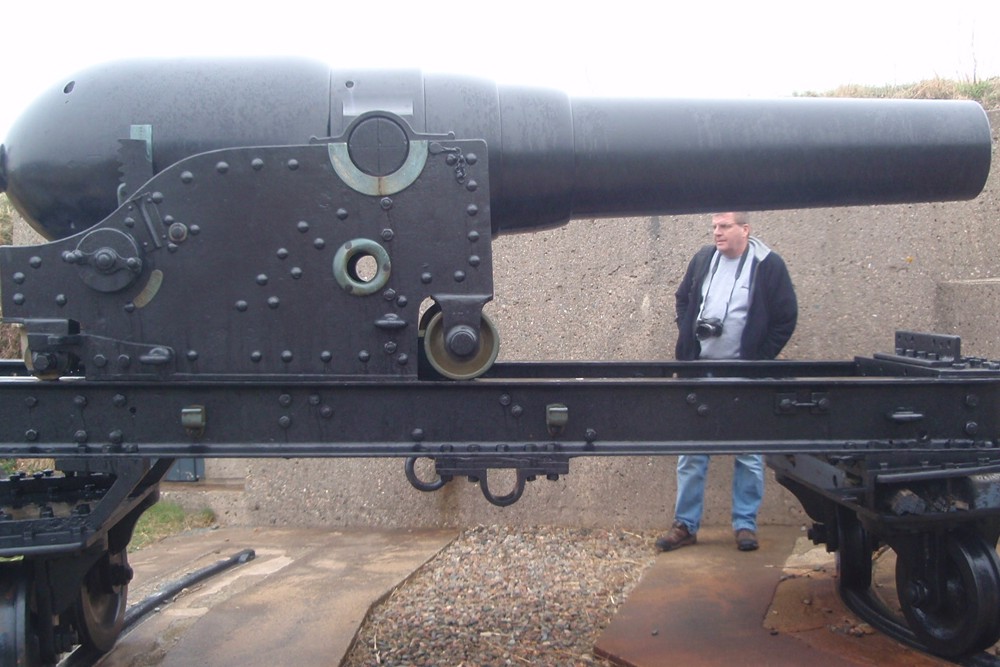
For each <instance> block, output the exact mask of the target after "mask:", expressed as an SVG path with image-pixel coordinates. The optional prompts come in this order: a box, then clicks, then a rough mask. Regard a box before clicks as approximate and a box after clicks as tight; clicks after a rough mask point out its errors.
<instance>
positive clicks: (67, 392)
mask: <svg viewBox="0 0 1000 667" xmlns="http://www.w3.org/2000/svg"><path fill="white" fill-rule="evenodd" d="M998 389H1000V378H997V377H995V376H990V377H976V376H969V377H965V378H951V377H948V378H940V377H939V378H913V377H814V378H809V377H788V378H781V377H775V378H757V379H745V378H699V379H694V380H692V379H684V378H628V379H624V378H622V379H615V378H611V379H608V378H600V379H598V378H593V379H588V378H579V377H577V378H572V379H570V378H563V379H551V378H550V379H543V380H532V379H520V378H490V379H480V380H476V381H472V382H415V381H397V382H378V383H375V382H357V381H343V382H319V381H306V380H297V381H296V380H292V379H290V380H286V381H274V380H267V381H264V380H261V381H254V382H247V381H232V382H221V381H218V382H185V383H176V382H172V383H169V384H167V383H154V382H145V383H134V382H129V383H126V382H104V381H100V382H89V381H85V380H73V381H58V382H40V381H31V380H27V381H26V380H17V379H13V380H11V379H8V380H5V381H2V382H0V456H13V457H51V456H81V455H88V456H89V455H95V454H101V455H107V456H142V457H176V456H190V457H199V456H260V457H268V456H297V457H298V456H302V457H331V456H332V457H337V456H348V457H355V456H356V457H367V456H407V457H408V456H414V455H418V456H419V455H430V454H463V455H464V454H470V455H473V456H475V455H478V454H479V453H483V452H487V451H489V452H490V454H491V455H494V456H495V455H496V453H497V452H508V451H509V452H519V451H529V452H530V451H540V452H543V451H547V452H559V453H560V454H563V455H568V456H634V455H668V454H678V453H699V452H700V453H717V454H718V453H740V452H761V453H794V452H810V453H845V452H848V453H851V452H853V453H865V454H870V453H875V452H898V451H907V450H914V451H927V452H956V451H959V450H963V451H969V450H974V451H980V452H982V454H983V455H984V456H988V457H989V456H993V455H997V456H1000V448H998V434H1000V409H998V408H1000V393H998ZM555 414H558V415H559V419H555V418H554V417H553V415H555ZM532 448H534V449H532Z"/></svg>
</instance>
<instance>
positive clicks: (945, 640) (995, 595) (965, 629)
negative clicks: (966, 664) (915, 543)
mask: <svg viewBox="0 0 1000 667" xmlns="http://www.w3.org/2000/svg"><path fill="white" fill-rule="evenodd" d="M925 542H926V541H925ZM935 551H936V552H937V553H936V557H934V554H933V552H935ZM896 589H897V591H898V595H899V602H900V607H901V608H902V610H903V615H904V616H905V617H906V620H907V623H908V624H909V626H910V629H911V630H912V631H913V633H914V634H915V635H916V637H917V639H918V640H919V641H920V642H921V643H922V644H924V645H925V646H926V647H927V648H928V650H930V651H931V652H932V653H936V654H938V655H941V656H945V657H956V656H961V655H966V654H968V653H973V652H975V651H981V650H983V649H985V648H987V647H989V646H991V645H992V644H994V643H995V642H996V641H997V639H998V635H1000V561H998V558H997V552H996V550H995V549H994V548H993V547H992V546H990V545H989V544H987V542H986V540H984V539H983V538H982V537H980V536H979V535H976V534H973V533H953V534H950V535H947V536H944V537H942V538H940V540H939V541H937V544H936V546H935V544H934V543H931V544H926V546H925V548H918V549H913V550H912V551H908V552H906V553H898V552H897V559H896Z"/></svg>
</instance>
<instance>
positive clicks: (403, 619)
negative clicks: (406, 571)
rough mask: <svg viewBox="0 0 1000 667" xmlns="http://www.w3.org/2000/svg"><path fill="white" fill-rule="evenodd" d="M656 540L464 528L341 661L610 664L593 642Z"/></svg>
mask: <svg viewBox="0 0 1000 667" xmlns="http://www.w3.org/2000/svg"><path fill="white" fill-rule="evenodd" d="M655 538H656V535H655V534H654V533H651V532H629V531H625V530H605V529H580V528H516V527H501V526H489V527H477V528H472V529H469V530H465V531H463V532H462V533H461V535H459V537H458V538H457V539H456V540H455V541H454V542H452V543H451V544H450V545H449V546H448V547H447V548H445V549H444V550H443V551H442V552H441V553H440V554H438V555H437V556H436V557H435V558H433V559H431V560H430V561H429V562H428V563H427V564H426V565H424V566H423V567H422V568H420V569H419V570H417V572H415V573H414V575H413V576H411V577H410V578H409V579H408V580H407V581H406V582H405V583H403V584H402V585H401V586H400V587H399V588H397V589H396V590H395V591H393V592H392V593H391V594H390V595H389V596H388V597H387V598H386V599H385V600H384V601H383V602H382V603H380V604H378V605H376V606H375V607H373V608H372V610H371V612H370V613H369V615H368V618H367V619H366V620H365V622H364V623H363V624H362V626H361V629H360V630H359V631H358V635H357V637H356V638H355V643H354V646H353V647H352V649H351V650H350V651H349V652H348V654H347V656H346V657H345V658H344V661H343V662H342V663H341V665H342V667H368V666H370V665H393V666H400V667H401V666H404V665H406V666H410V665H412V666H414V667H425V666H426V667H431V666H433V667H441V666H444V665H450V666H454V667H459V666H462V667H472V666H480V665H483V666H485V665H490V666H495V665H497V666H498V665H587V666H594V665H610V664H611V663H609V662H607V661H605V660H602V659H600V658H597V657H596V656H594V655H593V654H592V649H593V646H594V642H595V641H596V640H597V638H598V636H599V635H600V634H601V631H602V630H603V629H604V628H605V627H606V626H607V625H608V623H609V622H610V621H611V618H612V617H613V616H614V615H615V612H616V611H617V610H618V608H619V607H620V606H621V605H622V603H623V602H624V600H625V598H626V597H627V596H628V594H629V592H631V590H632V589H633V588H634V587H635V585H636V584H637V583H638V581H639V578H640V577H641V576H642V573H643V572H644V571H645V570H646V568H647V567H649V566H650V565H651V564H652V563H653V560H654V557H655V551H654V547H653V542H654V540H655Z"/></svg>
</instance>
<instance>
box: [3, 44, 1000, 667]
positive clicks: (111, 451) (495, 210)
mask: <svg viewBox="0 0 1000 667" xmlns="http://www.w3.org/2000/svg"><path fill="white" fill-rule="evenodd" d="M990 155H991V146H990V130H989V125H988V123H987V121H986V117H985V114H984V113H983V111H982V109H981V108H980V107H979V106H978V105H976V104H974V103H971V102H927V101H922V102H915V101H885V100H879V101H859V100H819V99H797V100H776V101H754V100H743V101H689V100H610V99H609V100H605V99H571V98H569V97H567V96H566V95H564V94H561V93H558V92H553V91H541V90H533V89H523V88H516V87H498V86H496V85H493V84H490V83H488V82H483V81H479V80H473V79H465V78H459V77H449V76H423V75H421V74H420V73H419V72H347V71H336V70H334V71H332V72H331V71H330V70H329V69H328V68H326V67H325V66H323V65H318V64H315V63H304V62H301V61H274V62H254V63H246V62H205V61H169V62H157V61H152V62H139V63H121V64H115V65H109V66H105V67H101V68H97V69H94V70H91V71H87V72H83V73H81V74H79V75H78V76H76V77H75V78H73V79H71V80H67V81H65V82H63V83H61V84H60V85H59V86H57V87H55V88H53V89H52V90H51V91H49V92H48V93H46V94H45V95H44V96H43V97H42V98H40V99H39V101H38V102H37V103H36V105H35V106H34V107H32V108H31V109H29V110H28V111H27V112H26V114H25V115H24V117H23V118H22V119H21V120H20V121H19V123H18V124H17V125H15V126H14V127H13V129H12V130H11V132H10V135H9V136H8V137H7V139H6V140H5V143H4V145H3V148H2V149H0V185H3V187H4V188H5V190H6V191H7V193H8V196H9V197H10V198H11V201H12V202H14V204H15V206H16V207H17V208H18V210H19V211H20V212H21V213H22V214H23V215H24V216H25V218H26V220H28V222H29V223H30V224H32V225H33V226H34V227H35V228H36V229H37V230H38V231H40V232H41V233H42V234H43V235H45V236H46V237H47V238H48V239H50V242H49V243H46V244H43V245H38V246H29V247H5V248H0V280H2V285H3V288H4V289H3V290H2V294H0V304H2V309H3V317H4V321H6V322H8V323H15V324H19V325H20V326H21V327H22V330H23V339H24V343H25V345H24V352H25V355H24V356H25V359H24V361H23V362H19V361H11V362H8V363H7V365H6V366H5V369H6V373H7V376H8V377H7V378H5V381H4V382H3V383H0V392H3V398H2V400H0V406H2V407H0V410H2V413H0V414H2V419H0V455H3V456H10V457H18V458H24V457H46V458H54V459H56V461H57V467H58V469H59V470H58V472H56V473H53V474H51V475H42V476H40V477H39V478H37V479H30V480H29V479H11V480H8V481H6V482H3V483H2V485H0V486H2V488H0V497H2V498H3V504H4V506H5V507H7V509H6V510H5V513H4V514H3V515H2V516H0V518H2V519H3V520H2V521H0V555H6V556H21V557H22V559H21V560H20V561H18V562H16V563H14V564H5V565H4V570H3V572H2V576H3V578H2V582H3V584H2V585H3V589H4V591H5V592H6V593H7V595H6V597H5V598H4V599H5V601H6V602H5V606H4V608H3V614H4V616H5V618H6V619H9V623H8V625H9V626H10V627H17V628H20V630H18V631H12V632H9V633H7V634H6V635H5V639H4V640H3V642H2V645H0V652H2V653H0V655H2V659H3V660H5V661H6V662H10V663H12V664H29V665H33V664H46V663H48V662H51V661H52V660H54V658H55V656H56V654H57V653H58V652H59V651H61V650H63V649H64V648H66V647H67V646H69V645H72V644H75V643H83V644H85V645H88V646H91V647H93V648H95V649H98V650H102V651H106V650H108V649H110V647H111V646H113V644H114V642H115V639H116V637H117V635H118V633H119V631H120V627H121V617H122V614H123V611H124V605H125V598H126V590H127V584H128V579H129V570H128V565H127V557H126V552H125V547H126V545H127V543H128V540H129V537H130V535H131V532H132V529H133V527H134V524H135V521H136V520H137V519H138V517H139V515H140V514H141V513H142V511H143V510H144V509H145V508H146V507H148V506H149V505H150V504H151V503H153V502H155V499H156V493H157V484H158V482H159V480H160V479H161V478H162V476H163V474H164V473H165V472H166V470H167V469H168V468H169V466H170V463H171V461H172V460H173V459H174V458H176V457H190V456H195V457H205V456H213V457H215V456H241V457H292V456H301V457H305V456H315V457H357V456H380V457H399V458H404V459H406V466H405V470H406V474H407V476H408V478H409V479H410V481H411V483H413V485H414V486H416V487H417V488H418V489H421V490H426V491H430V490H434V489H437V488H441V486H443V485H444V484H445V483H446V482H447V481H448V480H449V479H452V478H454V477H458V476H463V477H469V478H470V479H475V480H477V481H479V483H480V485H481V486H482V489H483V492H484V494H485V495H486V497H487V498H488V499H489V500H490V501H491V502H494V503H496V504H501V505H508V504H512V503H513V502H515V501H516V500H517V499H518V498H519V497H520V496H521V494H522V492H523V490H524V488H525V483H526V482H527V481H530V480H531V479H533V478H535V477H539V476H548V477H557V476H559V475H563V474H565V473H567V472H568V467H569V460H570V459H571V458H573V457H577V456H611V455H614V456H630V455H665V454H679V453H699V452H700V453H707V452H712V453H742V452H762V453H766V454H769V455H771V456H770V463H771V465H772V467H773V468H774V469H775V471H776V473H777V474H778V477H779V479H780V480H781V481H782V483H783V484H785V485H786V486H788V487H789V488H790V489H792V491H793V492H795V493H796V495H797V496H798V497H799V499H800V500H801V501H802V503H803V506H804V507H805V509H806V510H807V512H808V513H809V515H810V516H811V517H812V519H813V520H814V521H815V522H816V526H815V528H814V531H813V534H814V535H815V537H816V539H817V540H819V541H825V542H826V543H827V545H828V547H829V548H830V549H831V550H836V551H838V552H839V554H840V562H841V564H842V572H843V573H844V574H845V575H846V576H844V577H842V579H841V582H842V583H841V586H842V592H843V593H844V594H845V598H846V599H848V600H849V601H850V602H852V604H853V605H854V606H855V608H857V609H860V610H861V611H862V612H863V613H866V614H868V615H869V617H878V618H882V617H884V616H885V614H884V613H883V611H882V610H880V609H879V608H877V607H876V606H875V602H874V601H873V600H872V599H871V597H870V596H868V595H867V591H868V589H869V588H870V572H871V567H870V565H871V563H870V557H871V553H872V551H873V550H874V549H875V546H876V545H877V544H878V543H879V542H884V543H888V544H890V545H891V546H893V548H894V549H896V550H897V552H898V553H899V554H900V562H901V563H902V565H901V566H900V570H899V571H900V575H899V579H900V588H901V590H903V591H905V594H904V597H903V599H902V600H901V602H902V606H903V608H904V612H906V621H907V622H908V625H909V627H906V626H905V625H903V624H901V623H895V624H891V623H890V622H889V621H886V623H884V624H883V625H882V626H881V627H883V628H884V629H887V630H888V631H890V632H894V633H896V634H897V635H898V636H901V637H903V638H904V639H906V640H907V641H910V642H912V643H915V644H918V645H921V646H923V647H925V648H927V649H928V650H931V651H934V652H937V653H941V654H948V655H959V654H965V653H968V652H971V651H976V650H980V649H982V648H985V646H988V645H989V644H991V643H993V642H994V641H995V640H996V639H997V638H998V637H1000V624H998V623H997V622H996V620H995V619H997V618H1000V565H998V561H997V557H996V553H995V551H994V550H993V547H994V545H995V544H996V541H997V536H998V535H1000V528H998V526H1000V523H998V517H1000V500H998V498H1000V486H998V484H1000V480H998V479H996V478H995V471H996V470H997V469H998V468H997V466H1000V452H998V449H997V448H998V447H1000V440H998V438H1000V423H997V414H1000V413H998V411H997V410H996V407H997V400H998V396H997V388H998V386H1000V385H998V382H1000V374H998V372H997V366H996V365H995V364H991V363H989V362H986V361H984V360H979V359H973V358H969V357H963V356H962V354H961V350H960V347H959V342H958V340H957V339H956V338H954V337H942V336H929V335H919V334H909V333H901V334H899V337H898V340H897V345H896V348H897V349H896V350H894V351H893V353H892V354H890V355H885V356H884V357H880V358H872V359H862V358H859V359H856V360H854V361H850V362H843V363H839V362H838V363H808V362H786V361H780V362H753V363H744V362H740V363H724V362H712V363H705V362H698V363H631V364H625V363H612V362H592V363H567V364H547V363H510V362H499V363H498V362H497V361H496V359H497V355H498V350H499V345H500V334H499V332H498V331H497V329H496V327H495V325H493V323H492V322H490V320H489V318H488V317H486V316H485V315H484V314H483V306H484V305H485V304H486V303H487V302H488V301H489V300H490V299H492V297H493V281H492V279H493V276H492V244H491V241H492V239H493V237H494V236H496V235H498V234H502V233H506V232H518V231H530V230H533V229H541V228H546V227H550V226H553V225H559V224H561V223H564V222H566V221H568V220H569V219H571V218H592V217H617V216H625V215H644V214H654V213H695V212H706V211H712V210H741V209H746V210H762V209H778V208H802V207H819V206H838V205H853V204H888V203H899V202H916V201H941V200H952V199H968V198H972V197H975V196H976V195H977V194H978V193H979V192H980V190H981V189H982V187H983V184H984V183H985V180H986V177H987V175H988V172H989V166H990ZM611 392H615V394H616V395H617V396H619V397H620V398H621V400H620V401H619V402H618V403H616V404H615V405H614V406H610V405H609V403H608V401H607V400H606V398H607V396H608V395H609V394H610V393H611ZM724 411H725V412H728V413H730V414H731V415H732V414H733V411H735V413H736V414H735V415H734V416H733V417H731V418H729V419H723V418H722V416H721V415H722V413H723V412H724ZM740 417H743V419H741V418H740ZM970 424H975V427H974V428H972V427H970ZM420 458H428V459H432V460H433V461H434V462H435V467H436V477H435V478H434V479H432V480H425V479H422V478H421V477H420V476H419V475H418V473H417V471H416V468H415V462H416V461H417V460H418V459H420ZM497 468H513V469H516V470H517V483H516V486H515V488H514V490H513V491H512V492H511V493H509V494H505V495H497V494H495V493H493V492H492V490H491V489H490V487H489V484H488V481H487V479H488V473H489V471H490V470H493V469H497ZM943 496H947V497H950V498H957V499H958V502H960V503H963V504H964V506H965V508H966V509H967V511H964V512H961V513H956V512H950V511H946V510H941V509H938V508H939V504H938V503H935V502H934V500H935V499H937V498H939V497H943ZM914 498H916V499H919V500H913V499H914ZM921 502H922V503H923V504H922V505H921ZM952 506H954V504H952ZM26 508H27V509H26ZM927 554H931V557H929V558H924V556H925V555H927ZM866 559H867V566H866ZM965 608H974V609H975V613H974V614H967V613H966V612H965ZM987 618H988V619H992V620H983V619H987ZM17 661H21V662H17Z"/></svg>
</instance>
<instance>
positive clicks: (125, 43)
mask: <svg viewBox="0 0 1000 667" xmlns="http://www.w3.org/2000/svg"><path fill="white" fill-rule="evenodd" d="M684 5H689V7H688V8H685V7H684ZM684 5H682V4H681V3H678V2H673V1H671V0H658V1H649V2H639V1H636V0H603V1H601V0H592V1H591V2H586V3H585V2H579V3H577V4H573V3H570V2H567V1H565V0H561V1H558V2H548V1H547V0H533V1H532V0H494V1H493V2H488V3H486V2H477V1H476V0H467V1H466V2H462V3H447V2H442V1H440V0H410V1H409V2H401V1H400V0H355V1H354V2H349V1H348V0H310V1H309V2H301V1H300V0H277V1H276V2H269V3H264V2H245V1H244V2H240V3H228V2H213V0H201V1H200V2H193V1H191V0H169V1H168V2H158V3H142V2H135V1H134V0H132V1H130V2H124V1H122V0H108V1H102V0H90V1H89V2H80V1H79V0H76V1H74V2H62V1H53V0H50V1H48V2H46V1H45V0H7V2H5V3H4V8H3V10H2V12H0V44H2V47H3V53H4V56H5V57H4V61H5V62H4V67H3V68H2V70H0V72H2V73H0V141H2V138H3V137H4V136H5V135H6V133H7V128H8V127H9V126H10V124H11V123H12V122H13V121H14V120H15V119H16V117H17V116H18V115H19V114H20V112H21V111H22V110H23V109H24V108H25V107H26V106H27V105H28V104H30V102H31V101H32V100H33V99H34V97H35V96H36V95H38V94H39V93H40V92H41V91H42V90H45V89H46V88H48V87H49V86H52V85H56V84H58V83H60V81H62V80H63V79H66V78H67V77H69V76H70V75H71V74H74V73H76V72H78V71H79V70H81V69H84V68H86V67H87V66H89V65H92V64H95V63H99V62H103V61H108V60H115V59H120V58H133V57H140V56H166V57H176V56H205V55H207V56H212V55H269V54H281V55H302V56H308V57H312V58H316V59H319V60H322V61H324V62H327V63H329V64H330V65H332V66H337V65H343V66H371V67H419V68H422V69H424V70H425V71H434V72H454V73H471V74H477V75H480V76H483V77H485V78H489V79H494V80H496V81H498V82H500V83H512V84H513V83H521V84H528V85H541V86H547V87H553V88H560V89H563V90H566V91H567V92H569V93H570V94H573V95H578V96H588V95H591V96H592V95H597V96H673V97H747V96H751V97H782V96H788V95H791V94H793V93H796V92H805V91H809V90H813V91H825V90H829V89H832V88H834V87H836V86H838V85H841V84H848V83H858V84H867V85H881V84H887V83H912V82H915V81H919V80H922V79H929V78H933V77H935V76H941V77H944V78H951V79H959V80H971V79H972V78H973V77H974V76H975V77H976V78H978V79H984V78H988V77H992V76H998V75H1000V2H998V1H997V0H936V1H934V2H928V1H926V0H909V1H908V2H897V1H895V0H886V1H879V0H867V1H866V2H859V1H858V0H839V1H832V0H812V1H810V0H798V1H797V2H782V1H778V0H773V1H768V0H758V1H756V2H753V1H752V0H748V1H745V2H728V1H726V0H717V1H716V2H711V1H707V2H705V1H702V0H688V1H687V2H686V3H684ZM584 6H587V7H591V9H583V7H584ZM561 8H566V9H565V10H563V9H561Z"/></svg>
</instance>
